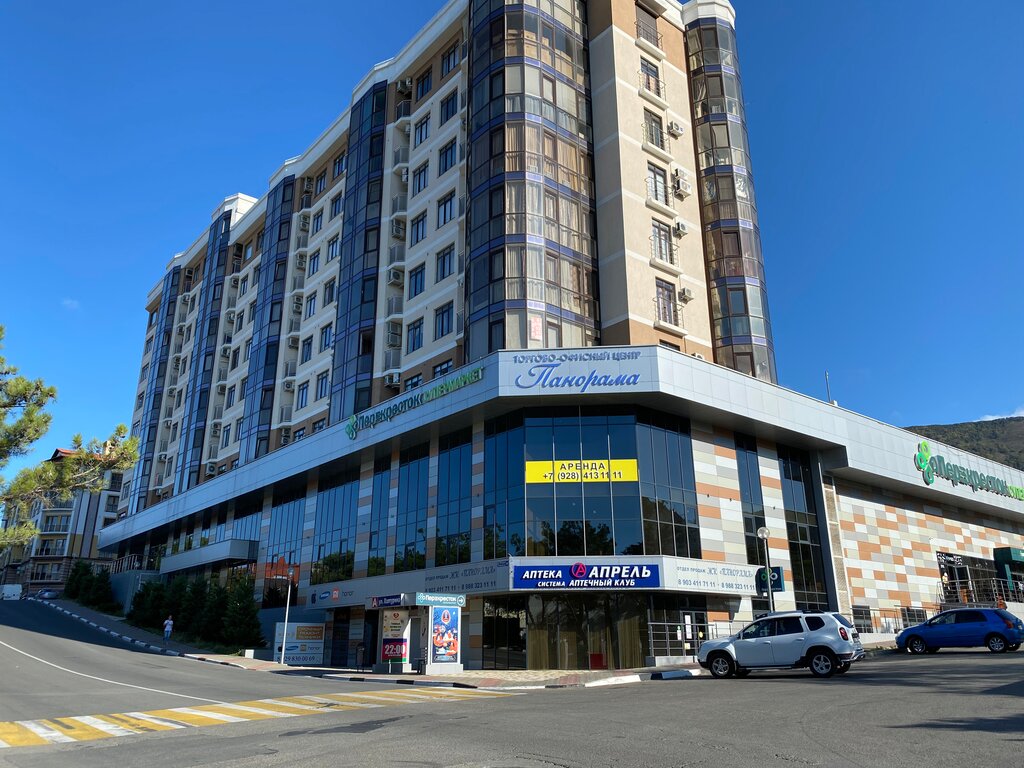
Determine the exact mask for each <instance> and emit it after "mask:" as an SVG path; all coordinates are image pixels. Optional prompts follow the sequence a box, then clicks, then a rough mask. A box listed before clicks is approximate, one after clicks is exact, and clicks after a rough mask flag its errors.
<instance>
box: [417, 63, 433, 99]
mask: <svg viewBox="0 0 1024 768" xmlns="http://www.w3.org/2000/svg"><path fill="white" fill-rule="evenodd" d="M431 73H432V70H429V69H428V70H427V71H426V72H424V73H423V74H422V75H420V76H419V77H417V78H416V101H421V100H422V99H423V98H424V97H425V96H426V95H427V94H428V93H430V89H431V87H432V86H431V77H430V75H431Z"/></svg>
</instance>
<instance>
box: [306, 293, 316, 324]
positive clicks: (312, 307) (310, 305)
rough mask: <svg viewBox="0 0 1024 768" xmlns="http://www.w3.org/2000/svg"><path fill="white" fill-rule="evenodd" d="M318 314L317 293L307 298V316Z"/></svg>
mask: <svg viewBox="0 0 1024 768" xmlns="http://www.w3.org/2000/svg"><path fill="white" fill-rule="evenodd" d="M315 314H316V294H315V293H314V294H313V295H312V296H310V297H309V298H307V299H306V317H307V318H309V317H312V316H313V315H315Z"/></svg>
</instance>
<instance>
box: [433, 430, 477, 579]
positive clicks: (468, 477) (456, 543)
mask: <svg viewBox="0 0 1024 768" xmlns="http://www.w3.org/2000/svg"><path fill="white" fill-rule="evenodd" d="M472 508H473V434H472V432H471V431H470V430H469V429H464V430H461V431H459V432H455V433H453V434H450V435H444V436H442V437H441V439H440V440H438V454H437V533H436V536H435V542H436V543H435V549H434V565H454V564H456V563H468V562H469V561H470V559H471V554H472V550H471V547H470V543H471V536H472V532H473V531H472V525H471V518H470V514H471V512H472Z"/></svg>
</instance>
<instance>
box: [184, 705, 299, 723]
mask: <svg viewBox="0 0 1024 768" xmlns="http://www.w3.org/2000/svg"><path fill="white" fill-rule="evenodd" d="M199 709H200V711H206V710H209V711H211V712H221V713H223V714H225V715H234V716H235V717H244V718H245V719H246V720H273V719H274V718H275V717H281V714H280V713H279V712H270V711H268V710H266V709H256V708H253V707H246V706H245V705H239V704H224V705H222V706H220V707H215V706H213V705H212V704H211V705H210V706H208V707H201V708H199Z"/></svg>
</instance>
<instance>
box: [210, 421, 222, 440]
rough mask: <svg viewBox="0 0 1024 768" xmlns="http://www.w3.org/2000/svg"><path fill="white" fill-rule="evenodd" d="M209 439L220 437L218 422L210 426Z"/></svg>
mask: <svg viewBox="0 0 1024 768" xmlns="http://www.w3.org/2000/svg"><path fill="white" fill-rule="evenodd" d="M210 437H220V422H216V421H215V422H213V424H211V425H210Z"/></svg>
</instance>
